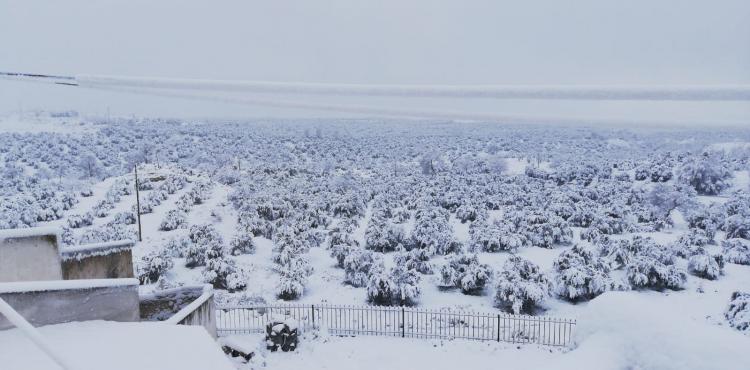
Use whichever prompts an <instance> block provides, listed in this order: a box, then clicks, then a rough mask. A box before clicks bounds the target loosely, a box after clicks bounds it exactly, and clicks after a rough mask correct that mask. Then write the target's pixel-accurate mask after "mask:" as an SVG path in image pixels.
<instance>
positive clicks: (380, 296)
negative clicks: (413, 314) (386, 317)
mask: <svg viewBox="0 0 750 370" xmlns="http://www.w3.org/2000/svg"><path fill="white" fill-rule="evenodd" d="M393 286H394V283H393V281H392V280H391V276H390V275H389V274H388V273H387V272H386V271H385V270H376V271H373V272H372V274H370V276H369V277H368V280H367V300H368V301H369V302H370V303H373V304H376V305H380V306H390V305H391V304H392V303H393Z"/></svg>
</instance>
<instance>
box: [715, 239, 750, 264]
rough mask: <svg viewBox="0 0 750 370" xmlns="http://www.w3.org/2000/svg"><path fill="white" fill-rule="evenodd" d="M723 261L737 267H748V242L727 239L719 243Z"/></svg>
mask: <svg viewBox="0 0 750 370" xmlns="http://www.w3.org/2000/svg"><path fill="white" fill-rule="evenodd" d="M721 246H722V254H723V255H724V260H726V261H727V262H729V263H736V264H738V265H750V241H748V240H746V239H727V240H724V241H722V242H721Z"/></svg>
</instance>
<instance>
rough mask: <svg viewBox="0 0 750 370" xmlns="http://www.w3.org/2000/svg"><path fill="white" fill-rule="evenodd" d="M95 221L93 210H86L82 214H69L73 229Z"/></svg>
mask: <svg viewBox="0 0 750 370" xmlns="http://www.w3.org/2000/svg"><path fill="white" fill-rule="evenodd" d="M93 223H94V216H93V215H92V214H91V212H86V213H84V214H82V215H70V216H68V227H70V228H71V229H78V228H81V227H84V226H91V224H93Z"/></svg>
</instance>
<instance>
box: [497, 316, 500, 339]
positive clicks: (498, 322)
mask: <svg viewBox="0 0 750 370" xmlns="http://www.w3.org/2000/svg"><path fill="white" fill-rule="evenodd" d="M497 341H498V342H499V341H500V314H497Z"/></svg>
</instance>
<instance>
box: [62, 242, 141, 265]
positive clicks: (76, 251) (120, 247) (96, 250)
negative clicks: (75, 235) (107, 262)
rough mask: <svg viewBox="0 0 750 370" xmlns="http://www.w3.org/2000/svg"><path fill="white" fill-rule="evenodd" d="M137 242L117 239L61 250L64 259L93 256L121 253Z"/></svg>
mask: <svg viewBox="0 0 750 370" xmlns="http://www.w3.org/2000/svg"><path fill="white" fill-rule="evenodd" d="M134 245H135V242H134V241H132V240H117V241H110V242H104V243H92V244H86V245H80V246H76V247H71V248H65V249H62V250H61V251H60V255H61V256H62V259H63V261H69V260H72V259H78V260H80V259H81V258H84V257H91V256H106V255H108V254H112V253H119V252H122V251H124V250H129V249H132V248H133V246H134Z"/></svg>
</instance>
